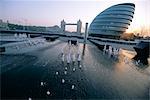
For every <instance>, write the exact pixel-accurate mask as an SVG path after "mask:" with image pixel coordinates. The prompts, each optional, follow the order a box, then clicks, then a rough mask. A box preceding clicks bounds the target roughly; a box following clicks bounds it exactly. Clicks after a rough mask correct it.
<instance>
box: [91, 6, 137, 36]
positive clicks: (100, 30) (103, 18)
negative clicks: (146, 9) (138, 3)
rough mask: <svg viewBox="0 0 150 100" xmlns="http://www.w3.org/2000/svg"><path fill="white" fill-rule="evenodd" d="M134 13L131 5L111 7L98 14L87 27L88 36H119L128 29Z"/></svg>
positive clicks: (133, 7)
mask: <svg viewBox="0 0 150 100" xmlns="http://www.w3.org/2000/svg"><path fill="white" fill-rule="evenodd" d="M134 11H135V5H134V4H133V3H123V4H118V5H114V6H111V7H109V8H107V9H106V10H104V11H103V12H101V13H100V14H98V15H97V16H96V17H95V18H94V20H93V21H92V23H91V24H90V27H89V34H90V35H92V34H97V35H117V36H118V35H120V34H122V33H124V32H125V31H126V29H128V26H129V25H130V23H131V22H132V19H133V15H134Z"/></svg>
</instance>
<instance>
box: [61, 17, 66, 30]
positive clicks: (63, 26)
mask: <svg viewBox="0 0 150 100" xmlns="http://www.w3.org/2000/svg"><path fill="white" fill-rule="evenodd" d="M65 26H66V22H65V21H64V19H63V20H62V21H61V29H62V31H63V32H64V31H65Z"/></svg>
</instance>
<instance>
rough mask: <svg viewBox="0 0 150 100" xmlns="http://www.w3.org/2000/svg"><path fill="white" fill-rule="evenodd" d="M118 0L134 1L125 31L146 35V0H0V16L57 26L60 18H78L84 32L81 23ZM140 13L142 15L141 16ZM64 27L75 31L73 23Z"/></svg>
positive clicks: (6, 18) (38, 24)
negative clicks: (132, 10) (130, 18)
mask: <svg viewBox="0 0 150 100" xmlns="http://www.w3.org/2000/svg"><path fill="white" fill-rule="evenodd" d="M120 3H134V4H135V14H134V17H133V20H132V22H131V23H130V26H129V29H128V30H126V32H141V31H142V29H144V31H145V32H144V33H143V35H144V34H145V35H149V32H150V24H149V23H148V22H149V19H148V18H149V17H150V13H149V12H148V9H149V8H150V7H149V5H148V4H149V3H150V1H148V0H144V1H142V0H133V1H130V0H124V1H120V0H111V1H109V2H107V1H104V0H102V1H96V0H94V1H92V0H88V1H85V0H81V1H79V0H77V1H74V0H73V1H68V0H66V1H65V0H64V1H60V0H57V1H54V0H44V1H42V0H31V1H29V0H27V1H25V0H1V1H0V5H1V6H0V8H1V9H3V10H2V11H0V12H1V13H2V14H0V19H2V20H3V21H7V20H8V21H9V22H10V23H15V24H21V25H34V26H46V27H49V26H54V25H58V26H60V22H61V20H63V19H64V20H65V21H66V22H67V23H76V22H77V21H78V20H79V19H80V20H81V21H82V27H83V28H82V32H84V28H85V23H86V22H88V23H89V25H90V23H91V22H92V20H93V19H94V18H95V17H96V16H97V15H98V14H99V13H101V12H102V11H103V10H105V9H107V8H109V7H111V6H113V5H116V4H120ZM85 12H86V13H85ZM141 15H142V16H141ZM66 29H67V31H68V30H69V31H75V30H76V26H67V28H66Z"/></svg>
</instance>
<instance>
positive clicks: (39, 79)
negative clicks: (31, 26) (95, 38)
mask: <svg viewBox="0 0 150 100" xmlns="http://www.w3.org/2000/svg"><path fill="white" fill-rule="evenodd" d="M65 45H66V43H64V42H60V43H59V44H52V46H51V47H49V48H46V49H42V50H39V51H35V52H30V53H27V54H22V55H1V56H0V61H1V62H0V63H1V74H0V75H1V98H2V99H28V98H32V99H70V98H71V99H74V98H77V99H146V100H149V88H150V73H149V72H150V67H145V68H144V69H140V68H138V67H136V66H135V65H134V64H133V63H132V62H131V60H130V61H129V62H128V63H124V61H123V58H122V56H121V55H120V57H119V59H118V60H116V59H113V58H109V57H108V55H106V54H104V55H103V53H102V51H100V50H99V49H98V48H97V47H96V46H94V45H86V46H85V47H84V46H83V44H80V47H79V48H80V52H81V53H82V55H83V56H82V61H81V63H80V64H81V68H80V67H79V64H78V62H75V64H73V63H72V64H70V65H67V64H66V63H62V61H61V56H60V53H61V49H62V48H63V47H64V46H65ZM65 67H67V68H68V69H67V70H66V69H65ZM73 68H75V69H76V70H75V71H73V70H72V69H73ZM65 70H66V71H67V74H64V71H65ZM57 72H58V75H57V74H56V73H57ZM62 79H64V80H65V82H64V83H62ZM41 83H43V84H42V85H41ZM72 85H74V88H73V89H72ZM48 91H49V92H50V93H47V92H48Z"/></svg>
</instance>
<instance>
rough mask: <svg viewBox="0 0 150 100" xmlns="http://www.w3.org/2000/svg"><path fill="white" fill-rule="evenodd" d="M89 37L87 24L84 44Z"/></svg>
mask: <svg viewBox="0 0 150 100" xmlns="http://www.w3.org/2000/svg"><path fill="white" fill-rule="evenodd" d="M87 37H88V23H86V24H85V36H84V43H86V41H87Z"/></svg>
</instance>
